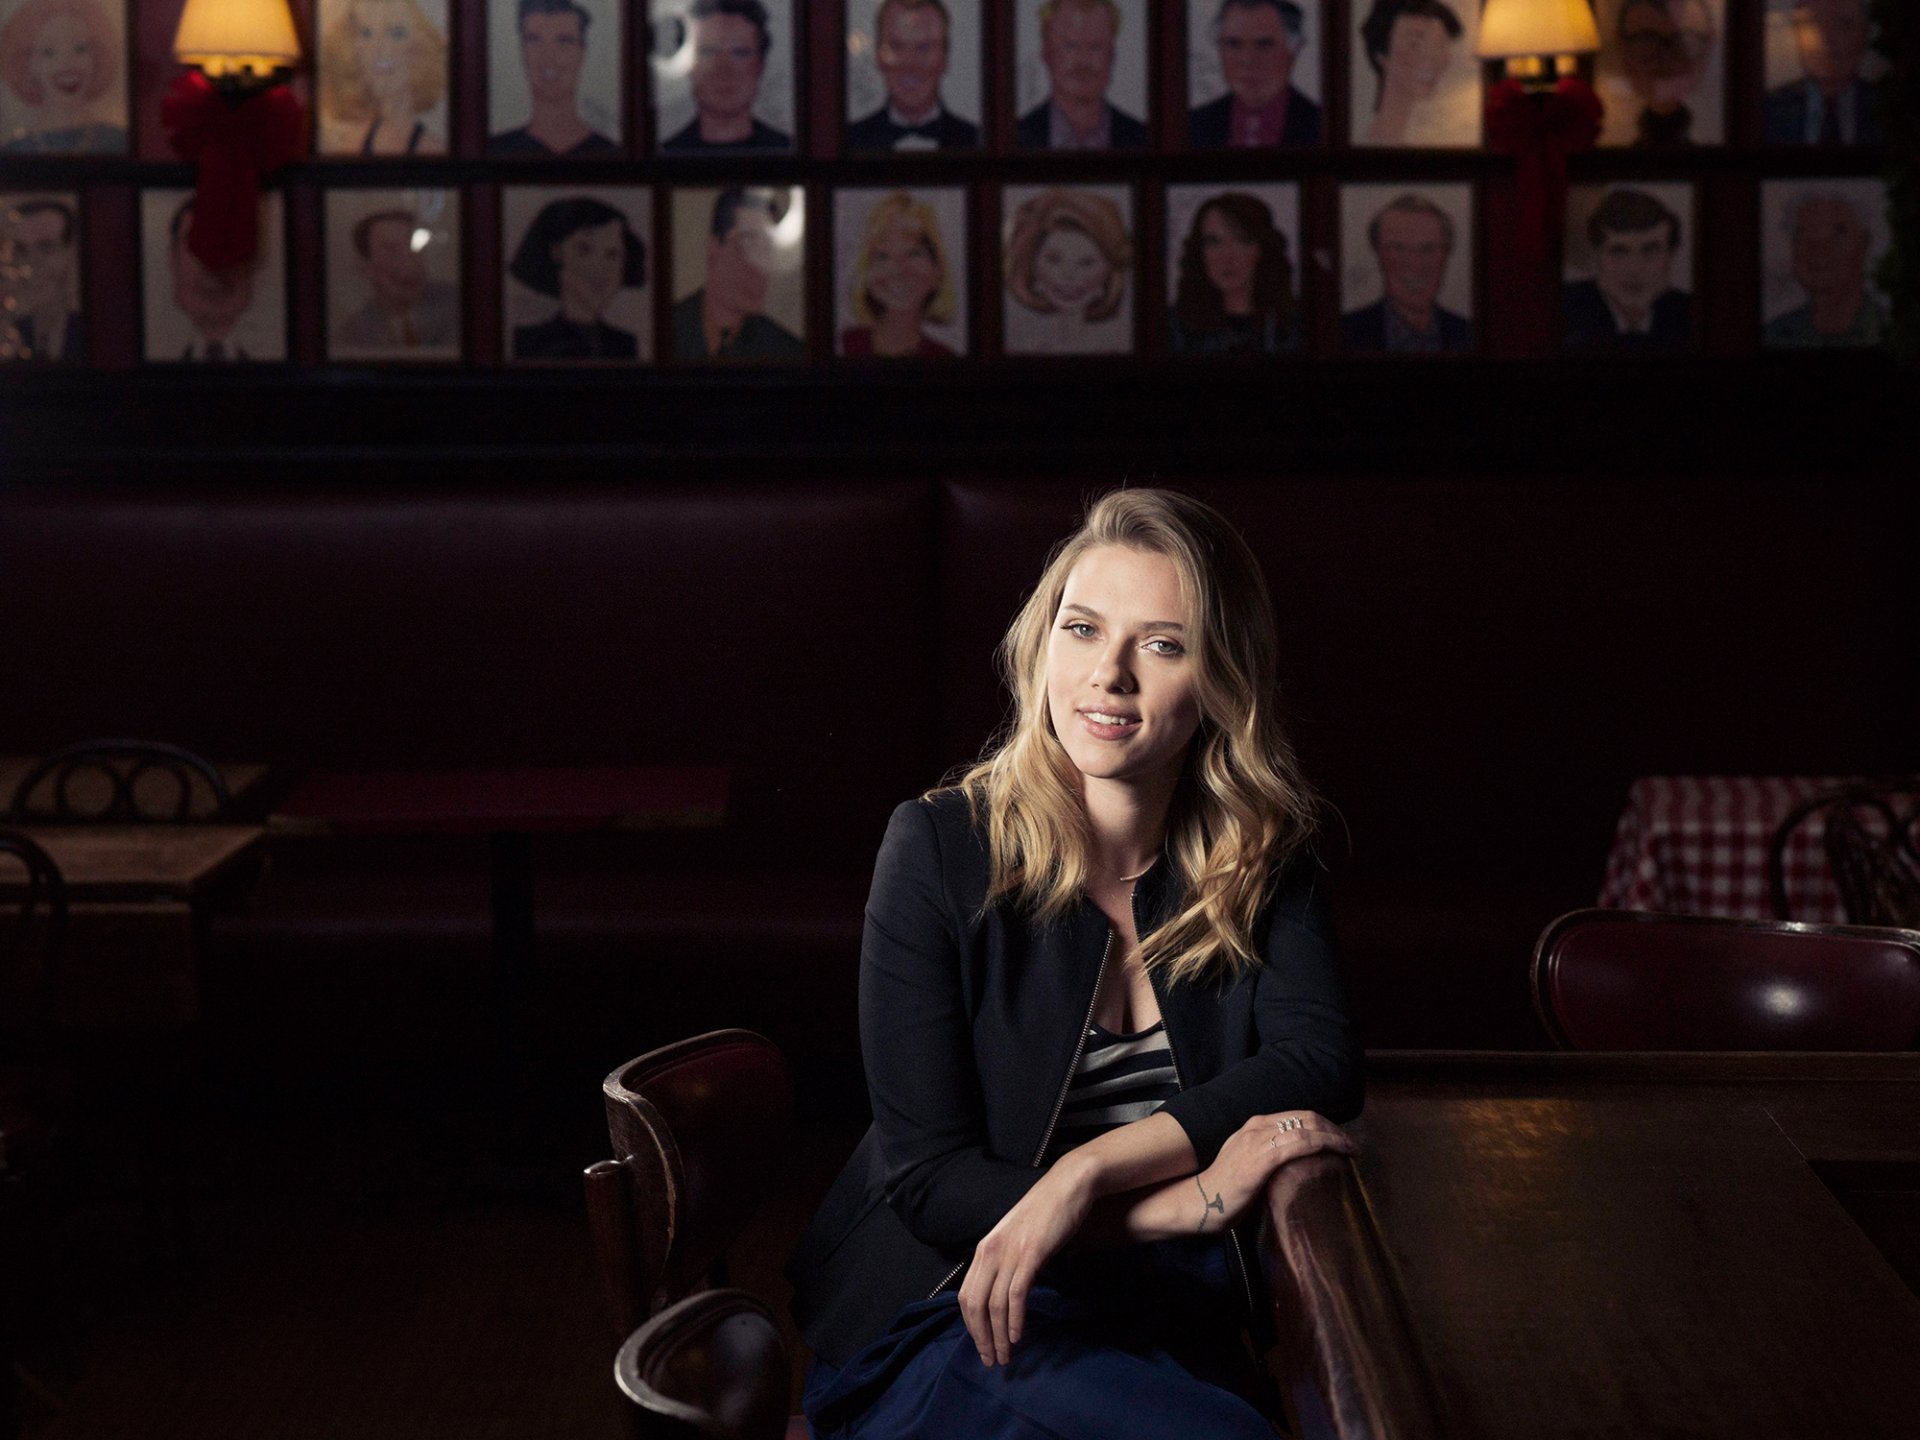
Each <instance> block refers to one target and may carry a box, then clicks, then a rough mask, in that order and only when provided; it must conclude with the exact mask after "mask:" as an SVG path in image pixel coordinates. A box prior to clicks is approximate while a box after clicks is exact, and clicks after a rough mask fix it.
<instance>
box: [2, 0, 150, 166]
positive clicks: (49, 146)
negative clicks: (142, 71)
mask: <svg viewBox="0 0 1920 1440" xmlns="http://www.w3.org/2000/svg"><path fill="white" fill-rule="evenodd" d="M121 48H122V47H121V37H120V35H119V33H118V32H117V31H116V30H115V29H114V27H113V25H112V23H111V22H110V21H109V20H108V18H107V13H106V11H105V10H103V9H102V8H101V7H100V5H99V4H98V3H96V0H26V3H25V4H24V5H22V6H21V7H20V8H19V9H18V10H15V11H14V12H13V14H12V15H11V16H10V17H9V18H8V20H7V23H6V24H5V25H4V26H0V81H5V83H6V88H7V90H8V91H9V92H10V94H11V98H12V99H13V100H14V101H15V102H17V103H15V104H11V105H8V106H7V107H6V108H7V110H8V111H10V112H12V113H11V115H10V117H9V119H8V123H7V127H6V131H7V133H6V135H5V136H4V137H0V152H4V153H6V154H9V155H118V154H124V153H125V152H126V149H127V127H126V126H125V125H124V124H119V125H116V124H113V123H111V122H110V121H107V120H103V119H101V118H100V115H99V114H98V110H99V102H100V100H101V98H102V97H103V96H105V95H106V94H107V92H108V91H110V90H112V89H113V88H114V85H115V82H116V81H118V80H119V78H120V73H121V72H120V52H121ZM123 103H124V97H123ZM121 114H122V116H123V117H124V115H125V111H124V110H122V111H121Z"/></svg>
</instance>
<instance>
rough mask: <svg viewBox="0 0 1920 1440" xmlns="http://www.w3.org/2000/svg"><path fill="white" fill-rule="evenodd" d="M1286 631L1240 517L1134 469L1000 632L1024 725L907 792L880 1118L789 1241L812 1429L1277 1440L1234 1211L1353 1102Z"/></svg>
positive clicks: (866, 988) (882, 862)
mask: <svg viewBox="0 0 1920 1440" xmlns="http://www.w3.org/2000/svg"><path fill="white" fill-rule="evenodd" d="M1275 650H1276V645H1275V638H1274V623H1273V613H1272V609H1271V607H1270V605H1269V604H1268V601H1267V597H1266V589H1265V586H1264V584H1263V582H1262V580H1261V578H1260V572H1259V566H1258V564H1257V562H1256V561H1255V560H1254V558H1253V555H1252V553H1251V552H1250V551H1249V550H1248V549H1247V546H1246V543H1245V542H1244V541H1243V540H1241V538H1240V537H1239V536H1238V535H1237V534H1236V533H1235V532H1234V531H1233V529H1232V528H1231V527H1230V526H1229V525H1228V524H1227V522H1226V521H1225V520H1224V519H1223V518H1222V517H1221V516H1220V515H1219V514H1218V513H1217V512H1215V511H1213V510H1211V509H1209V508H1208V507H1207V506H1205V505H1202V504H1201V503H1199V502H1198V501H1196V500H1192V499H1189V498H1187V497H1185V496H1181V495H1177V494H1173V493H1170V492H1166V491H1157V490H1122V491H1117V492H1115V493H1113V494H1110V495H1108V496H1106V497H1105V498H1103V499H1102V500H1100V501H1099V502H1097V503H1096V504H1095V505H1094V506H1093V508H1092V509H1091V511H1089V513H1088V515H1087V518H1086V521H1085V523H1084V524H1083V525H1082V526H1081V528H1080V529H1079V530H1078V531H1077V532H1076V533H1075V534H1074V536H1073V537H1072V538H1071V539H1070V540H1068V541H1067V542H1066V544H1065V545H1064V546H1062V547H1061V548H1060V549H1059V550H1058V552H1057V553H1056V555H1055V556H1054V558H1053V560H1052V561H1051V562H1050V563H1049V565H1048V566H1047V569H1046V572H1045V574H1044V575H1042V577H1041V579H1040V583H1039V586H1038V587H1037V588H1036V589H1035V591H1034V592H1033V594H1032V596H1031V597H1029V599H1028V600H1027V602H1026V604H1025V605H1024V606H1023V607H1022V608H1021V610H1020V613H1019V614H1018V615H1016V616H1015V617H1014V621H1013V624H1012V626H1011V628H1010V629H1009V630H1008V632H1007V636H1006V639H1005V641H1004V642H1003V644H1002V647H1001V656H1002V661H1003V665H1004V668H1005V671H1006V675H1007V679H1008V682H1009V684H1010V686H1011V688H1012V690H1013V693H1014V697H1015V706H1016V714H1015V719H1014V721H1013V723H1012V726H1011V728H1010V731H1009V733H1008V735H1007V737H1006V739H1005V740H1004V742H1003V743H1001V744H1000V745H999V746H998V747H997V748H996V749H995V750H993V751H992V752H991V753H990V754H989V755H988V756H987V757H986V758H985V759H984V760H982V761H981V762H980V763H979V764H977V765H975V766H974V767H973V768H972V769H971V770H969V771H967V772H966V773H965V774H964V775H963V776H962V777H961V779H960V781H959V783H958V784H957V785H955V786H954V787H952V788H950V789H946V790H941V791H936V792H934V793H933V794H930V795H928V796H926V797H924V798H922V799H921V800H919V801H914V802H910V803H908V804H906V805H903V806H901V807H900V808H899V809H898V810H896V811H895V812H894V816H893V821H892V824H891V825H890V826H889V828H888V831H887V837H886V840H885V842H884V843H883V844H882V846H881V850H880V857H879V860H878V862H877V864H876V866H875V871H874V880H873V889H872V893H871V896H870V898H869V900H868V905H867V927H866V936H865V940H864V942H863V944H862V949H861V965H860V1033H861V1052H862V1055H863V1057H864V1061H865V1064H866V1070H867V1083H868V1089H869V1093H870V1096H871V1099H872V1102H873V1115H874V1122H873V1126H872V1128H871V1129H870V1130H869V1131H868V1132H867V1135H866V1137H865V1139H864V1140H863V1141H862V1142H861V1144H860V1146H859V1148H858V1150H856V1152H855V1154H854V1156H853V1158H852V1159H851V1160H850V1161H849V1162H848V1164H847V1167H846V1169H845V1170H844V1171H843V1172H842V1173H841V1175H840V1178H839V1179H838V1181H836V1182H835V1184H834V1186H833V1188H832V1190H831V1191H830V1192H829V1194H828V1196H827V1198H826V1200H825V1201H824V1202H823V1204H822V1206H821V1209H820V1212H819V1213H818V1215H816V1216H815V1218H814V1222H813V1224H812V1226H811V1227H810V1229H809V1230H808V1232H807V1234H806V1236H805V1237H804V1238H803V1239H802V1241H801V1243H800V1247H799V1249H798V1251H797V1252H796V1253H795V1256H794V1258H793V1261H792V1264H791V1265H790V1267H789V1273H790V1275H791V1276H792V1278H793V1281H794V1286H795V1296H794V1314H795V1316H796V1318H797V1319H798V1320H799V1321H800V1323H801V1327H802V1329H803V1331H804V1332H805V1334H806V1338H807V1340H808V1343H809V1344H810V1345H811V1346H812V1348H813V1350H814V1352H815V1354H816V1356H818V1357H819V1358H818V1361H817V1363H816V1367H815V1369H814V1370H813V1372H812V1373H811V1374H810V1375H809V1377H808V1387H807V1397H806V1409H807V1414H808V1418H809V1420H810V1421H811V1422H812V1423H813V1425H814V1426H815V1428H816V1431H817V1433H818V1434H820V1435H821V1436H828V1437H835V1440H840V1437H846V1440H862V1437H873V1440H878V1437H882V1436H891V1435H899V1434H907V1433H912V1434H915V1435H948V1434H951V1435H954V1436H968V1437H980V1436H998V1435H1009V1436H1010V1435H1014V1434H1018V1435H1022V1436H1026V1435H1031V1434H1034V1433H1043V1434H1052V1435H1057V1436H1062V1437H1077V1436H1088V1437H1095V1436H1098V1437H1106V1436H1111V1435H1133V1436H1154V1435H1179V1436H1182V1437H1185V1436H1189V1435H1205V1436H1208V1437H1209V1440H1218V1437H1239V1436H1246V1437H1254V1436H1259V1437H1263V1440H1270V1436H1271V1433H1272V1432H1271V1429H1270V1427H1269V1423H1268V1421H1267V1419H1266V1418H1265V1414H1264V1413H1263V1412H1266V1413H1271V1410H1272V1406H1273V1397H1272V1395H1271V1394H1270V1393H1269V1392H1268V1391H1267V1389H1266V1387H1265V1385H1264V1382H1263V1379H1262V1377H1261V1376H1260V1374H1259V1372H1258V1369H1257V1367H1256V1366H1255V1365H1254V1363H1253V1361H1252V1360H1251V1358H1250V1356H1249V1354H1248V1352H1247V1350H1246V1348H1245V1345H1244V1344H1243V1343H1242V1340H1241V1336H1242V1332H1243V1330H1245V1329H1246V1328H1247V1327H1248V1326H1250V1325H1251V1326H1254V1327H1255V1328H1256V1332H1257V1327H1258V1325H1259V1324H1260V1322H1261V1321H1262V1319H1263V1317H1264V1313H1265V1312H1264V1310H1263V1308H1262V1307H1261V1305H1260V1303H1259V1301H1258V1300H1257V1298H1256V1287H1257V1284H1258V1281H1257V1277H1256V1276H1255V1275H1254V1274H1253V1273H1252V1271H1251V1270H1249V1268H1248V1259H1249V1257H1250V1255H1251V1253H1252V1252H1251V1248H1250V1247H1249V1245H1248V1244H1247V1243H1246V1242H1245V1240H1244V1239H1243V1238H1242V1237H1240V1236H1238V1235H1236V1234H1234V1232H1233V1231H1232V1230H1231V1229H1229V1228H1228V1227H1230V1226H1231V1225H1232V1224H1233V1223H1234V1222H1235V1221H1237V1220H1239V1219H1241V1218H1242V1217H1243V1216H1247V1215H1248V1213H1249V1211H1250V1210H1252V1209H1254V1208H1255V1205H1254V1202H1255V1201H1256V1199H1257V1198H1258V1196H1259V1195H1260V1193H1261V1191H1262V1188H1263V1187H1264V1185H1265V1184H1266V1181H1267V1180H1268V1179H1269V1178H1270V1177H1271V1175H1272V1174H1273V1172H1274V1171H1275V1169H1277V1168H1278V1167H1279V1166H1280V1165H1281V1164H1283V1163H1285V1162H1286V1161H1287V1160H1289V1159H1293V1158H1296V1157H1298V1156H1301V1155H1304V1154H1309V1153H1312V1152H1314V1151H1317V1150H1331V1151H1335V1152H1338V1153H1351V1151H1352V1142H1351V1141H1349V1140H1348V1139H1347V1137H1346V1136H1345V1135H1344V1133H1342V1132H1341V1131H1340V1130H1339V1128H1338V1127H1337V1126H1336V1125H1334V1124H1333V1123H1332V1120H1329V1119H1327V1118H1323V1117H1327V1116H1330V1117H1332V1119H1334V1120H1338V1119H1346V1118H1349V1117H1351V1116H1352V1115H1354V1114H1355V1113H1357V1112H1358V1110H1359V1108H1360V1052H1359V1049H1358V1046H1357V1042H1356V1040H1355V1038H1354V1035H1353V1032H1352V1029H1351V1027H1350V1025H1349V1023H1348V1019H1347V1013H1346V1002H1345V998H1344V991H1343V986H1342V983H1341V978H1340V974H1339V967H1338V962H1337V960H1336V957H1335V953H1334V947H1333V941H1332V936H1331V932H1330V930H1329V927H1328V921H1327V910H1326V899H1325V886H1324V885H1323V884H1322V883H1321V880H1320V875H1319V871H1318V868H1317V866H1316V865H1315V863H1314V861H1313V859H1312V858H1311V856H1310V855H1309V853H1308V852H1307V848H1306V847H1307V842H1308V840H1309V838H1310V836H1311V834H1312V832H1313V815H1314V802H1313V800H1312V797H1311V796H1310V794H1309V793H1308V791H1307V789H1306V787H1305V785H1304V783H1303V782H1302V780H1301V779H1300V777H1299V774H1298V772H1297V770H1296V769H1295V766H1294V762H1293V757H1292V752H1291V749H1290V747H1289V745H1288V743H1287V740H1286V738H1285V736H1284V734H1283V733H1282V731H1281V728H1280V723H1279V720H1278V718H1277V715H1276V712H1275V703H1276V694H1275V689H1276V687H1275V668H1276V656H1275ZM1036 1427H1037V1428H1036Z"/></svg>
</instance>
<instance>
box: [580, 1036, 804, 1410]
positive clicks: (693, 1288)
mask: <svg viewBox="0 0 1920 1440" xmlns="http://www.w3.org/2000/svg"><path fill="white" fill-rule="evenodd" d="M601 1090H602V1093H603V1095H604V1098H605V1101H606V1110H607V1134H608V1138H609V1139H610V1140H611V1141H612V1144H613V1155H614V1158H613V1159H611V1160H602V1161H599V1162H597V1163H596V1164H594V1165H591V1166H589V1167H588V1168H587V1172H586V1189H587V1213H588V1217H589V1220H590V1222H591V1225H592V1229H593V1238H594V1248H595V1251H596V1253H597V1258H598V1262H599V1266H598V1268H599V1272H600V1281H601V1289H602V1292H603V1298H604V1300H605V1304H606V1310H607V1318H608V1320H609V1322H610V1324H611V1327H612V1331H613V1337H614V1344H615V1345H616V1346H618V1347H619V1352H618V1353H619V1355H620V1357H621V1359H620V1370H619V1372H618V1373H619V1375H620V1376H621V1381H620V1383H621V1385H622V1388H623V1389H626V1391H627V1393H628V1394H629V1395H631V1396H633V1397H634V1399H635V1405H636V1408H635V1410H634V1411H633V1412H632V1414H631V1416H630V1419H632V1421H633V1423H634V1430H635V1433H636V1434H639V1435H647V1436H667V1435H673V1436H679V1435H689V1434H704V1435H712V1436H726V1437H732V1436H736V1435H737V1436H740V1437H742V1440H745V1437H748V1436H757V1435H760V1434H769V1435H771V1436H774V1437H776V1440H777V1437H778V1436H779V1435H780V1434H781V1433H782V1431H783V1430H784V1429H785V1428H786V1426H787V1424H788V1421H787V1418H786V1403H787V1399H786V1397H787V1395H788V1393H789V1389H790V1384H791V1381H790V1376H789V1370H788V1364H787V1359H786V1353H785V1350H784V1347H782V1346H781V1345H779V1344H778V1343H777V1342H778V1338H779V1337H778V1332H777V1331H776V1332H774V1335H773V1341H774V1342H775V1343H772V1344H769V1343H767V1342H766V1337H765V1335H764V1334H763V1333H762V1332H761V1331H760V1329H759V1328H758V1326H759V1321H756V1320H754V1319H752V1316H753V1315H754V1314H756V1313H757V1314H758V1315H760V1316H761V1317H762V1318H765V1319H766V1323H767V1324H771V1323H772V1322H771V1319H770V1318H768V1317H766V1316H765V1310H764V1307H759V1308H758V1310H757V1311H756V1309H755V1307H756V1306H758V1302H757V1301H753V1300H752V1297H750V1296H747V1295H746V1294H745V1293H744V1292H742V1291H738V1290H716V1289H709V1288H707V1287H710V1286H718V1285H724V1284H725V1282H726V1270H725V1260H726V1254H727V1251H728V1250H729V1248H731V1246H732V1245H733V1243H734V1241H735V1240H737V1239H738V1238H739V1236H740V1234H741V1232H742V1231H743V1230H744V1229H745V1228H746V1225H747V1222H748V1221H749V1220H751V1219H752V1218H753V1215H754V1212H755V1211H756V1210H757V1209H758V1208H759V1202H760V1200H761V1198H762V1197H763V1196H764V1195H766V1194H767V1193H768V1191H769V1190H770V1189H771V1188H772V1187H773V1184H774V1182H775V1181H776V1180H777V1178H778V1177H779V1176H780V1175H781V1173H782V1169H783V1166H784V1162H785V1158H786V1151H787V1142H788V1137H789V1134H790V1130H791V1126H790V1123H789V1122H790V1120H791V1117H792V1111H793V1089H792V1084H791V1081H790V1080H789V1078H788V1074H787V1065H786V1060H785V1059H784V1057H783V1056H782V1055H781V1054H780V1051H779V1049H778V1048H777V1047H776V1046H775V1045H774V1044H773V1043H772V1042H771V1041H769V1040H767V1039H765V1038H763V1037H761V1036H759V1035H756V1034H754V1033H753V1032H752V1031H749V1030H716V1031H714V1032H712V1033H710V1034H707V1035H699V1036H695V1037H694V1038H692V1039H690V1040H681V1041H678V1042H676V1043H674V1044H672V1045H666V1046H663V1047H661V1048H660V1049H658V1050H653V1051H650V1052H648V1053H647V1054H645V1055H642V1056H640V1057H639V1058H638V1059H635V1060H630V1061H628V1062H627V1063H626V1064H625V1065H622V1066H621V1067H620V1068H619V1069H618V1070H615V1071H614V1072H613V1073H612V1074H611V1075H609V1076H607V1078H606V1081H605V1082H604V1084H603V1085H602V1086H601ZM696 1292H698V1293H696ZM689 1297H691V1299H690V1298H689ZM636 1331H637V1332H638V1333H635V1332H636ZM754 1337H757V1338H754ZM716 1365H717V1366H718V1367H719V1368H718V1369H712V1368H709V1367H711V1366H716ZM764 1394H777V1395H778V1396H779V1399H778V1401H777V1402H773V1404H774V1410H773V1411H768V1410H767V1409H766V1408H765V1406H764V1405H763V1403H762V1399H763V1398H764ZM643 1397H646V1398H643ZM696 1412H697V1414H698V1415H701V1416H705V1417H706V1418H705V1419H704V1420H698V1419H696V1418H695V1416H696ZM769 1413H772V1414H773V1415H774V1419H776V1420H777V1421H779V1424H777V1425H775V1426H774V1427H773V1428H772V1429H771V1430H762V1429H760V1428H757V1427H758V1426H759V1424H760V1422H761V1419H762V1418H763V1417H764V1416H765V1415H766V1414H769ZM729 1417H731V1418H729ZM736 1422H737V1423H738V1424H740V1425H746V1426H747V1427H748V1428H744V1429H741V1428H729V1426H733V1425H735V1424H736ZM791 1423H792V1425H793V1427H794V1428H793V1429H792V1430H791V1431H790V1432H789V1433H791V1434H792V1435H793V1436H796V1437H802V1440H804V1437H805V1435H806V1428H805V1423H804V1422H803V1421H801V1420H799V1419H798V1418H795V1419H794V1420H793V1421H792V1422H791ZM688 1426H692V1427H693V1428H691V1429H688V1428H686V1427H688ZM703 1426H704V1427H705V1428H702V1427H703Z"/></svg>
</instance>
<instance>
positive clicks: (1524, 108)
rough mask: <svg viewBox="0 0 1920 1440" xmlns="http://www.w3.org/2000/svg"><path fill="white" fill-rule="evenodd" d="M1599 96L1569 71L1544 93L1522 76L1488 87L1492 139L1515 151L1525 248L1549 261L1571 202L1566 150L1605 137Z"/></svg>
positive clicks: (1584, 146) (1491, 142)
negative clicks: (1523, 82) (1532, 89)
mask: <svg viewBox="0 0 1920 1440" xmlns="http://www.w3.org/2000/svg"><path fill="white" fill-rule="evenodd" d="M1603 108H1604V107H1603V106H1602V105H1601V104H1600V97H1599V96H1598V95H1596V94H1594V93H1593V87H1592V86H1591V85H1589V84H1587V82H1586V81H1584V80H1582V79H1580V78H1578V77H1577V76H1572V75H1569V76H1568V77H1566V78H1565V79H1564V80H1562V81H1561V82H1560V83H1559V84H1558V85H1556V86H1555V87H1554V88H1553V89H1552V90H1550V91H1548V92H1547V93H1546V94H1544V95H1538V96H1536V95H1529V94H1528V93H1527V92H1526V90H1525V89H1524V88H1522V86H1521V85H1520V82H1519V81H1517V80H1502V81H1501V82H1500V83H1499V84H1497V85H1495V86H1494V87H1493V88H1492V89H1491V90H1489V91H1488V92H1487V143H1488V145H1490V146H1491V147H1492V148H1493V149H1495V150H1498V151H1501V152H1503V153H1505V154H1508V155H1512V156H1515V157H1516V158H1517V159H1518V160H1519V162H1520V164H1519V173H1518V175H1517V176H1516V177H1515V178H1516V182H1517V188H1518V191H1519V201H1520V237H1521V244H1522V246H1523V247H1524V253H1525V254H1526V255H1527V256H1528V257H1530V258H1531V259H1533V260H1536V261H1541V262H1544V261H1545V260H1546V257H1547V256H1548V254H1550V253H1551V251H1552V247H1553V241H1554V237H1555V233H1556V232H1557V231H1558V230H1559V228H1560V226H1561V225H1562V224H1563V223H1564V221H1565V217H1566V205H1567V156H1569V155H1571V154H1572V153H1573V152H1574V151H1576V150H1591V149H1592V148H1593V143H1594V141H1596V140H1598V139H1599V138H1600V116H1601V113H1602V111H1603Z"/></svg>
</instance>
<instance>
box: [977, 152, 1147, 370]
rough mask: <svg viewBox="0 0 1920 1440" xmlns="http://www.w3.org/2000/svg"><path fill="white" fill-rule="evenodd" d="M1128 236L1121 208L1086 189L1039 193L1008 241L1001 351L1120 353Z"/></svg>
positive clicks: (1129, 344) (1126, 345)
mask: <svg viewBox="0 0 1920 1440" xmlns="http://www.w3.org/2000/svg"><path fill="white" fill-rule="evenodd" d="M1132 268H1133V238H1132V236H1130V235H1129V234H1128V233H1127V222H1126V217H1125V216H1124V215H1122V214H1121V211H1120V207H1119V206H1118V205H1117V204H1115V203H1114V202H1113V201H1112V200H1110V199H1108V198H1107V197H1106V196H1104V195H1098V194H1095V193H1093V192H1091V191H1087V190H1067V189H1058V190H1043V191H1041V192H1040V193H1039V194H1038V195H1035V196H1033V197H1032V198H1031V199H1030V200H1028V201H1027V202H1026V203H1025V204H1023V205H1022V206H1021V207H1020V209H1019V211H1018V213H1017V214H1015V216H1014V219H1013V228H1012V233H1011V235H1010V237H1009V239H1008V241H1007V257H1006V279H1007V297H1008V299H1010V300H1012V301H1013V302H1015V303H1014V304H1013V305H1011V306H1009V307H1008V310H1007V349H1008V351H1009V352H1010V353H1013V354H1025V355H1075V354H1081V355H1084V354H1093V353H1102V352H1105V353H1124V352H1126V351H1128V350H1131V349H1132V348H1133V337H1132V336H1131V334H1129V333H1128V332H1129V330H1130V328H1131V327H1130V325H1129V324H1128V321H1129V320H1130V318H1131V316H1130V315H1128V314H1123V313H1122V312H1123V309H1125V308H1126V301H1127V280H1128V275H1129V272H1130V271H1131V270H1132Z"/></svg>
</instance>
